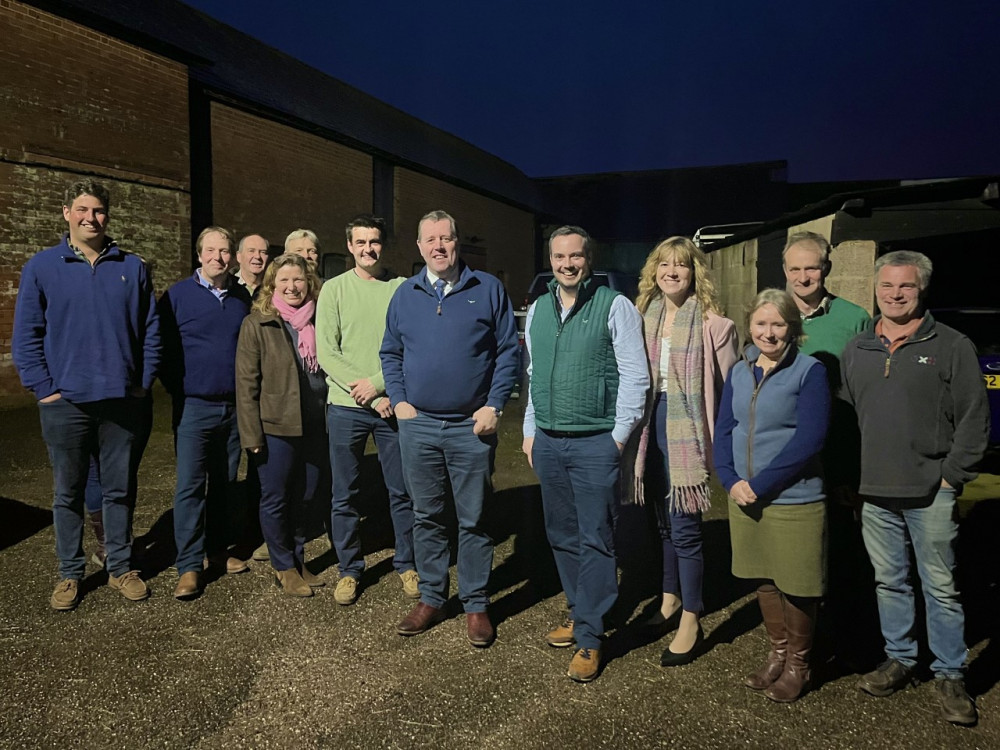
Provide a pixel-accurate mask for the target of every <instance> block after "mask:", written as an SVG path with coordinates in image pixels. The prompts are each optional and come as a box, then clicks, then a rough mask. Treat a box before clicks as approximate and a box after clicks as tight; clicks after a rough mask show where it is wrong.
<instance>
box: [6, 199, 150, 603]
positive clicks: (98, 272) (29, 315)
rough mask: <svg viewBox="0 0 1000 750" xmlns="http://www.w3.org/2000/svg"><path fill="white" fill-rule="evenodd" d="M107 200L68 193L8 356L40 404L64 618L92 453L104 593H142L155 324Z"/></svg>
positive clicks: (77, 567)
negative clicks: (141, 532) (142, 489)
mask: <svg viewBox="0 0 1000 750" xmlns="http://www.w3.org/2000/svg"><path fill="white" fill-rule="evenodd" d="M109 207H110V196H109V194H108V190H107V188H106V187H104V185H102V184H100V183H97V182H93V181H90V180H84V181H81V182H76V183H74V184H72V185H70V186H69V189H68V190H67V191H66V202H65V204H64V205H63V218H64V219H66V221H67V223H68V224H69V232H68V233H67V235H66V236H65V237H63V241H62V242H61V243H60V244H58V245H56V246H55V247H50V248H48V249H47V250H43V251H42V252H40V253H38V254H37V255H35V256H34V257H32V258H31V259H30V260H29V261H28V262H27V263H26V264H25V266H24V270H23V271H22V272H21V281H20V285H19V287H18V292H17V304H16V306H15V309H14V336H13V342H12V346H11V350H12V354H13V358H14V364H15V366H16V367H17V371H18V374H19V375H20V376H21V382H22V383H24V387H25V388H28V389H29V390H31V391H33V392H34V394H35V397H36V398H37V399H38V411H39V418H40V420H41V423H42V437H43V438H44V439H45V444H46V446H47V447H48V451H49V459H50V460H51V462H52V472H53V475H54V477H53V478H54V485H55V487H54V494H53V498H52V522H53V526H54V528H55V536H56V555H57V556H58V558H59V577H60V579H61V580H60V581H59V583H58V584H57V585H56V588H55V591H53V593H52V597H51V599H50V600H49V603H50V604H51V606H52V608H53V609H56V610H70V609H74V608H75V607H76V606H77V604H79V601H80V595H79V582H80V579H81V578H83V575H84V573H85V569H86V558H85V557H84V555H83V512H84V488H85V485H86V481H87V470H88V467H89V463H90V457H91V454H92V453H95V454H96V455H97V457H98V459H99V461H100V465H101V489H102V494H103V501H102V506H103V507H102V513H103V520H104V531H105V541H106V549H107V560H106V568H107V571H108V585H109V586H111V587H112V588H113V589H115V590H116V591H118V592H119V593H121V594H122V596H124V597H125V598H126V599H130V600H133V601H138V600H141V599H145V598H146V597H148V596H149V589H148V588H146V584H145V583H144V582H143V580H142V579H141V578H140V577H139V573H138V571H136V570H132V569H131V562H132V511H133V504H134V502H135V484H134V482H133V481H132V477H133V476H134V474H135V470H136V469H137V468H138V464H139V459H140V458H141V457H142V447H143V445H144V437H143V436H144V434H148V430H147V427H148V422H146V417H147V415H148V413H149V409H148V406H147V404H148V393H149V389H150V388H151V387H152V385H153V379H154V378H155V377H156V370H157V368H158V366H159V363H160V334H159V318H158V317H157V314H156V305H155V299H154V297H153V282H152V279H151V278H150V275H149V270H148V269H147V268H146V264H145V262H144V261H143V260H142V259H141V258H139V257H138V256H136V255H132V254H131V253H126V252H123V251H122V250H120V249H119V248H118V246H117V245H116V244H115V242H114V240H112V239H111V238H110V237H108V236H107V235H106V234H105V233H106V231H107V226H108V210H109Z"/></svg>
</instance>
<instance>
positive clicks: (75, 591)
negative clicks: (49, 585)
mask: <svg viewBox="0 0 1000 750" xmlns="http://www.w3.org/2000/svg"><path fill="white" fill-rule="evenodd" d="M79 603H80V582H79V581H77V580H76V579H75V578H64V579H62V580H61V581H59V583H57V584H56V588H55V591H53V592H52V598H50V599H49V604H50V605H51V606H52V609H56V610H59V611H60V612H68V611H69V610H71V609H76V605H77V604H79Z"/></svg>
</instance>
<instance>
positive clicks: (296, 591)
mask: <svg viewBox="0 0 1000 750" xmlns="http://www.w3.org/2000/svg"><path fill="white" fill-rule="evenodd" d="M274 575H275V578H277V584H278V585H279V586H281V590H282V591H284V592H285V593H286V594H288V595H289V596H312V595H313V590H312V588H311V587H310V586H309V584H308V583H306V582H305V581H303V580H302V576H301V575H299V571H298V570H296V569H295V568H289V569H288V570H276V571H274Z"/></svg>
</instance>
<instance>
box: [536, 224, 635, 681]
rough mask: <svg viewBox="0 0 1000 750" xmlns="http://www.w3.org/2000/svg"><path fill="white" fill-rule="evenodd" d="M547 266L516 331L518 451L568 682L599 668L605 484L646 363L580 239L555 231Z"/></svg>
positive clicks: (608, 509)
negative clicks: (521, 407)
mask: <svg viewBox="0 0 1000 750" xmlns="http://www.w3.org/2000/svg"><path fill="white" fill-rule="evenodd" d="M549 260H550V261H551V263H552V274H553V276H554V278H553V280H552V281H551V282H549V290H548V293H547V294H543V295H542V296H541V297H539V298H538V300H537V301H536V302H535V303H534V304H533V305H532V306H531V309H529V310H528V316H527V321H526V337H525V343H526V344H527V347H528V355H529V359H530V361H531V385H530V388H529V391H528V405H527V407H526V408H525V411H524V431H523V432H524V443H523V446H522V447H523V450H524V452H525V453H526V454H527V456H528V462H529V463H530V464H531V465H532V467H533V468H534V469H535V473H536V474H537V475H538V481H539V483H540V484H541V486H542V507H543V510H544V513H545V533H546V535H547V536H548V538H549V544H550V545H552V552H553V555H554V556H555V560H556V568H558V570H559V580H560V581H561V582H562V585H563V590H564V591H565V592H566V601H567V604H568V605H569V611H570V613H569V618H568V619H567V620H566V622H565V623H563V624H562V625H561V626H559V627H558V628H556V629H555V630H553V631H552V632H550V633H549V634H548V636H547V638H546V640H547V642H548V643H549V645H550V646H556V647H563V646H572V645H573V644H574V643H575V644H576V651H575V652H574V654H573V659H572V660H571V661H570V665H569V672H568V675H569V677H571V678H572V679H574V680H576V681H577V682H590V681H591V680H593V679H594V678H595V677H597V675H598V672H599V670H600V666H601V637H602V635H603V634H604V624H603V619H604V615H605V614H607V612H608V610H609V609H611V605H612V604H614V601H615V598H616V597H617V596H618V569H617V565H616V561H615V550H614V527H613V523H612V519H613V515H614V513H613V511H614V503H615V486H616V485H617V482H618V475H619V466H620V463H621V451H622V446H623V445H624V444H625V441H626V440H628V436H629V434H630V433H631V432H632V430H633V429H635V427H636V425H638V424H639V421H640V420H641V419H642V412H643V407H644V406H645V401H646V389H647V388H649V365H648V364H647V360H646V348H645V343H644V341H643V338H642V318H641V317H640V316H639V312H638V311H637V310H636V309H635V306H634V305H633V304H632V303H631V302H629V300H628V299H626V298H625V297H623V296H621V295H620V294H618V293H617V292H613V291H611V289H609V288H607V287H603V286H597V285H596V284H595V283H594V279H593V277H592V276H591V273H590V264H591V261H592V253H591V249H590V236H589V235H588V234H587V233H586V232H585V231H584V230H582V229H580V227H573V226H565V227H560V228H559V229H557V230H556V231H554V232H553V233H552V236H551V237H550V238H549Z"/></svg>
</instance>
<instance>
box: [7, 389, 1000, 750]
mask: <svg viewBox="0 0 1000 750" xmlns="http://www.w3.org/2000/svg"><path fill="white" fill-rule="evenodd" d="M156 395H157V408H156V423H155V427H154V432H153V436H152V439H151V441H150V445H149V448H148V450H147V452H146V456H145V459H144V461H143V465H142V469H141V472H140V497H139V504H138V508H137V510H136V515H135V533H136V535H137V537H138V539H137V550H138V551H139V552H140V557H139V559H140V561H141V565H142V568H143V572H144V574H145V575H146V576H147V577H148V578H149V585H150V587H151V589H152V591H153V596H152V598H151V599H149V600H148V601H146V602H142V603H138V604H136V603H131V602H127V601H125V600H124V599H122V598H121V597H119V596H118V595H117V594H116V593H115V592H113V591H111V590H110V589H109V588H108V587H107V586H105V585H104V584H105V582H106V577H105V576H104V575H103V574H102V573H101V572H99V571H97V570H93V571H92V572H91V569H88V573H90V575H89V577H88V578H87V579H86V581H85V584H84V591H85V596H84V598H83V601H82V602H81V604H80V606H79V608H78V609H77V610H76V611H75V612H70V613H58V612H54V611H52V610H51V609H50V608H49V605H48V597H49V594H50V593H51V588H52V586H53V585H54V583H55V581H56V573H55V570H56V568H55V560H54V554H53V544H54V543H53V532H52V526H51V521H52V515H51V511H50V503H51V474H50V471H49V468H48V465H47V462H46V460H45V448H44V445H43V443H42V442H41V438H40V436H39V429H38V422H37V415H36V410H35V408H34V407H29V408H26V409H25V408H10V409H6V410H4V411H0V419H2V420H3V424H4V430H3V436H2V437H0V576H2V579H0V580H3V581H4V583H5V585H4V586H3V587H2V588H0V747H4V748H8V747H9V748H76V747H81V748H119V747H120V748H126V747H128V748H187V747H196V748H286V747H287V748H292V747H295V748H417V747H420V748H423V747H439V748H445V747H449V748H450V747H465V746H470V745H473V744H479V745H484V746H487V747H496V748H517V749H518V750H525V749H526V748H548V747H559V746H569V747H572V746H576V747H586V748H590V747H595V748H597V747H608V748H650V747H684V748H776V747H779V748H785V747H789V748H791V747H810V748H878V749H879V750H881V749H882V748H885V747H896V748H917V747H920V748H983V749H986V748H998V747H1000V718H998V716H1000V705H998V704H1000V687H998V686H997V682H998V680H1000V656H998V654H997V650H998V649H997V647H996V646H995V645H993V642H994V640H995V639H994V638H993V637H992V636H995V635H996V633H997V630H998V627H1000V601H998V600H1000V596H998V578H1000V575H998V572H1000V571H998V569H1000V566H998V564H997V559H996V552H995V547H994V542H993V537H994V536H995V529H996V528H997V524H996V518H997V516H998V515H1000V510H998V507H1000V499H997V498H998V497H1000V493H998V492H996V491H994V490H995V488H1000V485H998V483H997V482H996V481H995V479H993V480H991V481H992V484H987V485H985V486H986V489H985V490H983V489H980V491H979V492H978V494H976V498H977V500H976V501H975V502H974V503H972V502H967V503H965V504H964V506H963V513H964V515H965V520H964V522H963V528H962V537H961V544H960V553H961V565H962V569H961V570H962V576H961V578H962V583H963V587H964V590H965V592H966V602H967V611H968V623H967V630H968V637H969V641H970V644H971V646H972V652H971V655H970V664H971V666H970V671H969V678H968V682H969V687H970V689H971V691H972V692H973V693H975V694H976V695H977V696H978V698H977V700H978V704H979V707H980V711H981V714H982V718H981V721H980V723H979V725H978V726H976V727H973V728H959V727H954V726H951V725H949V724H947V723H945V722H944V721H942V720H941V719H940V717H939V714H938V709H937V704H936V701H935V697H934V693H933V688H932V685H931V683H930V682H926V681H924V682H922V683H921V684H920V685H919V686H918V687H916V688H914V689H908V690H905V691H903V692H901V693H898V694H896V695H894V696H892V697H890V698H885V699H877V698H872V697H869V696H867V695H865V694H863V693H861V692H860V691H858V690H857V688H856V687H855V683H856V680H857V677H856V672H857V671H858V670H862V669H867V668H870V667H871V666H874V662H875V661H876V660H877V658H878V647H879V645H880V641H879V636H878V631H877V623H876V621H875V620H874V619H872V617H873V615H872V610H871V592H870V590H869V589H868V587H867V586H863V587H859V593H858V594H857V596H856V597H855V598H853V599H852V598H851V597H847V599H846V602H844V603H835V602H831V603H830V604H829V605H828V606H827V616H826V617H825V618H824V620H823V627H822V631H823V637H822V638H821V639H819V641H820V643H818V645H817V654H816V660H815V661H816V670H815V674H816V682H817V686H816V689H814V690H813V692H811V693H810V694H808V695H807V696H806V697H804V698H803V699H802V700H800V701H799V702H797V703H795V704H792V705H788V706H783V705H777V704H774V703H771V702H770V701H768V700H767V699H766V698H764V697H763V696H761V695H758V694H755V693H753V692H752V691H750V690H747V689H746V688H744V687H742V685H741V681H742V676H743V675H744V674H745V672H747V671H748V670H749V669H752V668H755V667H756V666H757V663H758V662H759V661H760V660H761V659H762V657H763V656H764V654H765V651H766V641H765V636H764V632H763V628H762V626H761V625H760V617H759V614H758V613H757V610H756V605H755V603H754V601H753V599H752V597H751V596H749V595H748V594H747V590H746V589H745V588H744V587H743V586H742V584H740V583H738V582H736V581H734V580H733V579H732V578H731V577H730V576H729V574H728V565H729V551H728V544H729V542H728V530H727V528H728V527H727V523H726V519H725V505H724V503H722V502H721V500H722V498H721V497H719V498H717V502H716V507H715V509H714V510H713V511H712V512H711V513H710V514H708V516H707V522H706V524H705V531H706V556H707V559H708V561H709V569H708V571H707V573H706V584H705V585H706V597H707V608H708V612H707V614H706V616H705V618H704V624H705V630H706V634H707V638H708V643H709V645H710V650H709V651H708V653H706V654H705V655H704V656H702V657H701V658H700V659H698V660H697V661H696V662H694V663H693V664H691V665H688V666H685V667H678V668H674V669H670V670H667V669H662V668H661V667H660V666H659V655H660V652H661V651H662V650H663V648H664V647H665V646H666V644H667V643H669V635H664V634H661V633H650V632H648V631H644V630H643V629H642V628H640V627H638V626H637V625H636V624H635V620H636V619H637V618H638V617H640V616H641V614H642V611H643V610H644V608H648V607H649V606H650V605H653V606H655V596H656V589H657V588H658V577H659V574H658V567H659V562H658V560H657V559H656V554H655V552H653V551H652V550H653V546H652V544H651V542H652V539H651V536H650V534H649V532H648V525H647V523H646V519H645V517H644V515H643V512H642V511H641V510H636V509H631V508H630V509H626V510H623V512H622V514H621V517H620V524H619V530H618V536H619V553H620V556H621V564H622V587H621V589H622V590H621V596H620V598H619V603H618V605H617V606H616V608H615V610H614V612H613V613H612V615H611V617H610V623H609V625H610V630H609V633H610V637H609V640H608V642H607V644H606V648H605V652H606V654H607V659H606V664H605V668H604V671H603V673H602V675H601V677H600V679H598V680H597V681H596V682H594V683H592V684H590V685H577V684H575V683H573V682H572V681H570V680H569V679H568V678H567V677H566V676H565V672H566V668H567V665H568V662H569V659H570V656H571V653H570V652H569V650H567V649H553V648H549V647H547V646H546V645H545V644H544V641H543V636H544V634H545V632H546V631H547V630H548V629H549V628H550V627H552V626H554V625H556V624H558V623H559V622H560V620H561V618H562V616H563V607H564V603H563V598H562V595H561V594H560V592H559V587H558V579H557V577H556V575H555V572H554V568H553V565H552V558H551V554H550V553H549V551H548V548H547V545H546V543H545V540H544V530H543V528H542V524H541V511H540V507H539V495H538V487H537V483H536V482H535V479H534V476H533V475H532V474H531V472H530V470H528V468H527V466H526V463H525V461H524V457H523V456H522V455H521V454H520V453H519V449H520V444H521V440H520V419H519V417H520V414H519V412H520V409H519V405H518V404H517V402H512V404H511V406H510V408H509V410H508V415H507V416H505V417H504V420H503V421H504V428H503V435H502V438H501V449H500V452H499V454H498V456H497V471H496V477H495V479H496V487H497V493H496V496H495V499H494V504H493V511H494V512H493V528H494V530H495V532H494V533H495V536H496V538H497V540H498V545H497V548H496V555H495V561H494V566H495V569H494V574H493V579H492V595H493V605H492V609H491V613H492V616H493V619H494V622H495V623H497V624H498V638H497V641H496V643H495V644H494V645H493V646H492V647H491V648H489V649H486V650H476V649H473V648H472V647H471V646H470V645H469V644H468V643H467V641H466V638H465V624H464V618H463V617H462V615H461V608H460V606H458V603H457V599H454V598H453V600H452V602H451V609H450V615H451V616H450V617H449V619H448V620H446V621H445V622H444V623H442V624H441V625H439V626H437V627H435V628H433V629H432V630H431V631H429V632H428V633H426V634H424V635H421V636H417V637H414V638H409V639H404V638H400V637H399V636H397V635H396V634H395V629H394V626H395V623H396V622H397V621H398V620H399V619H400V618H401V617H402V616H403V615H404V614H405V613H406V612H407V611H408V609H409V607H410V602H408V601H407V600H405V599H404V598H403V596H402V593H401V590H400V587H399V580H398V577H397V576H396V575H395V574H394V573H393V571H392V566H391V560H390V555H391V553H390V552H389V551H386V550H385V549H384V547H385V546H386V545H387V544H388V543H391V532H390V531H389V526H388V521H387V515H386V512H385V509H384V504H383V503H380V502H379V500H378V498H379V490H380V487H379V480H378V478H377V471H375V470H374V466H375V464H374V458H373V457H371V456H369V459H368V460H369V463H368V464H366V470H367V471H368V472H369V473H367V474H366V476H368V477H370V478H371V480H370V482H369V483H368V492H367V494H366V500H365V502H366V504H367V507H368V508H369V512H368V515H367V518H366V521H365V524H364V526H363V529H362V534H363V535H364V538H365V551H366V553H367V554H366V558H367V562H368V566H369V567H368V571H367V572H366V576H365V579H364V580H363V581H362V585H363V589H362V592H361V596H360V598H359V600H358V602H357V604H355V605H354V606H352V607H340V606H337V605H336V604H335V603H334V601H333V591H332V586H330V587H327V588H326V589H323V590H321V591H320V592H319V595H318V596H316V597H313V598H312V599H307V600H294V599H291V598H288V597H285V596H283V595H281V593H280V591H279V589H278V588H276V587H275V586H274V585H273V580H274V579H273V576H272V574H271V573H270V570H269V568H268V565H267V564H266V563H251V565H252V570H251V572H250V573H248V574H245V575H239V576H228V577H227V576H222V577H215V578H214V579H213V580H210V582H209V583H208V586H207V588H206V591H205V593H204V595H203V596H202V597H201V598H200V599H198V600H196V601H193V602H178V601H176V600H174V599H173V598H172V596H171V593H172V591H173V587H174V585H175V584H176V571H175V570H174V569H172V568H170V567H169V565H170V562H171V560H172V556H173V542H172V539H171V528H172V527H171V523H172V521H171V514H170V507H171V499H172V492H173V481H174V473H173V451H172V442H171V435H170V430H169V409H168V408H167V400H166V397H165V395H164V394H163V393H162V392H158V393H157V394H156ZM85 546H86V547H87V550H88V552H89V551H91V550H92V548H93V539H92V537H91V536H90V532H89V530H88V532H87V536H86V539H85ZM851 549H852V548H851V547H850V545H849V544H843V545H839V543H838V539H837V538H836V537H833V538H832V541H831V552H832V554H833V557H831V574H835V572H836V571H837V570H840V569H841V567H842V566H843V565H845V564H847V565H848V567H849V566H850V563H851V562H852V561H854V560H855V558H853V557H851V556H850V555H851V554H853V553H852V552H851V551H850V550H851ZM309 553H310V556H311V557H312V558H313V563H312V567H313V569H314V570H315V571H316V572H318V573H320V574H321V575H322V577H324V578H325V579H326V580H328V581H329V582H330V583H331V584H332V583H333V581H334V580H335V579H336V569H335V566H334V559H333V556H332V554H331V553H330V551H329V545H328V544H327V542H326V539H325V537H323V536H322V535H320V536H319V537H318V538H317V539H316V540H315V541H313V542H311V543H310V546H309ZM845 560H846V563H845ZM858 571H859V572H858ZM858 571H856V572H855V573H852V575H855V574H857V575H861V576H862V578H863V575H864V570H863V568H859V569H858ZM453 592H454V580H453ZM838 613H840V616H839V617H838V616H836V615H838ZM845 623H846V624H845ZM851 626H853V627H851Z"/></svg>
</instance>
